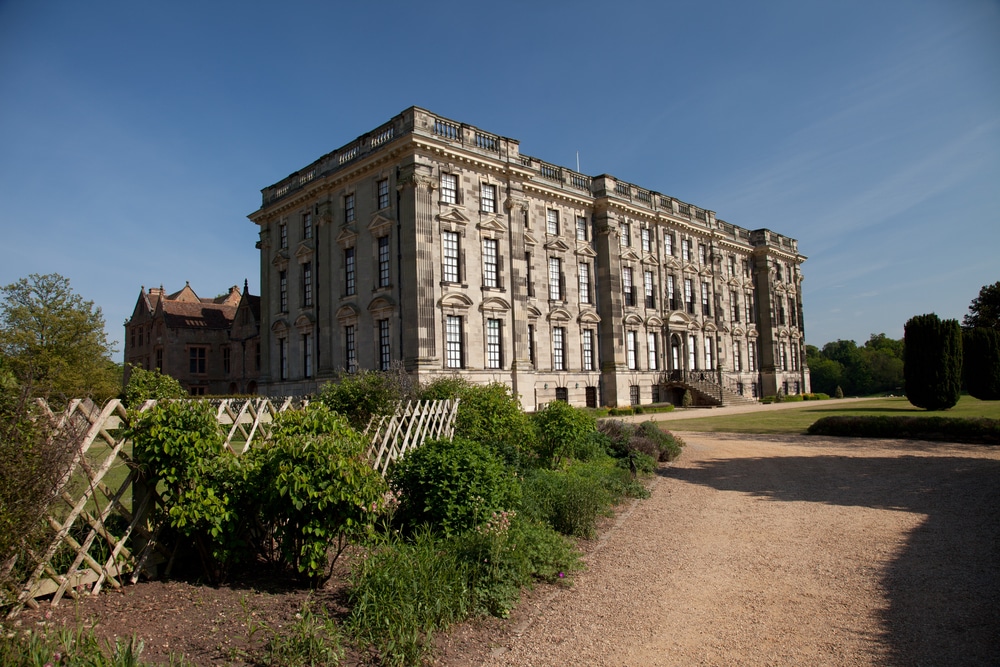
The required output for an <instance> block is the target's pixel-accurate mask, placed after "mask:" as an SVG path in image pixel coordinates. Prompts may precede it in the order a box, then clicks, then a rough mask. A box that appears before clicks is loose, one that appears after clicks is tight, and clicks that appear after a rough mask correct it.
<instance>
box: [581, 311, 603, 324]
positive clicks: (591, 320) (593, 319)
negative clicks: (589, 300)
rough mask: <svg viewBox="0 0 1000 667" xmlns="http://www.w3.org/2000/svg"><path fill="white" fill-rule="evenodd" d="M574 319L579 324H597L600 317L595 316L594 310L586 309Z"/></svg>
mask: <svg viewBox="0 0 1000 667" xmlns="http://www.w3.org/2000/svg"><path fill="white" fill-rule="evenodd" d="M576 319H577V321H578V322H580V323H581V324H597V323H599V322H600V321H601V316H600V315H598V314H597V311H596V310H594V309H588V310H585V311H583V312H582V313H580V316H579V317H578V318H576Z"/></svg>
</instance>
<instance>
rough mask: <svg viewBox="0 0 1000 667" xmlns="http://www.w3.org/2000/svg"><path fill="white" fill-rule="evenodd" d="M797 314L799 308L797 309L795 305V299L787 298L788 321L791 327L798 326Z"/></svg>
mask: <svg viewBox="0 0 1000 667" xmlns="http://www.w3.org/2000/svg"><path fill="white" fill-rule="evenodd" d="M798 313H799V308H798V305H797V304H796V303H795V297H789V299H788V319H789V321H790V324H791V325H792V326H793V327H794V326H798V324H799V322H798Z"/></svg>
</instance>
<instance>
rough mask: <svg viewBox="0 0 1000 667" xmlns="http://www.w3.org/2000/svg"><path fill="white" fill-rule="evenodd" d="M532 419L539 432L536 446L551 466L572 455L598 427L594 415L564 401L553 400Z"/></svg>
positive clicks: (545, 461)
mask: <svg viewBox="0 0 1000 667" xmlns="http://www.w3.org/2000/svg"><path fill="white" fill-rule="evenodd" d="M532 421H533V422H534V424H535V431H536V433H537V434H538V435H537V441H536V442H537V445H536V447H537V452H538V457H539V460H540V461H541V462H542V463H543V464H545V465H549V466H558V465H559V464H560V463H561V462H562V460H563V459H565V458H568V457H571V456H572V455H573V452H574V451H575V450H576V448H577V447H578V446H579V445H580V444H581V443H584V442H585V441H587V440H589V439H590V438H591V436H592V434H593V433H594V430H595V420H594V417H593V416H592V415H590V414H589V413H588V412H587V411H586V410H580V409H578V408H574V407H573V406H572V405H570V404H569V403H565V402H564V401H552V402H551V403H549V404H548V405H546V406H545V408H544V409H542V410H540V411H538V412H536V413H535V414H534V415H533V416H532Z"/></svg>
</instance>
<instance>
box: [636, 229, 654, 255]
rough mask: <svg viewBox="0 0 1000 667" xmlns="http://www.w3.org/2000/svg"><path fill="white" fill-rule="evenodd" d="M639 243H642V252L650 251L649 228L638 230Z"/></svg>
mask: <svg viewBox="0 0 1000 667" xmlns="http://www.w3.org/2000/svg"><path fill="white" fill-rule="evenodd" d="M639 243H640V244H641V245H642V251H643V252H650V251H651V249H652V248H651V246H650V242H649V230H648V229H642V230H641V231H640V232H639Z"/></svg>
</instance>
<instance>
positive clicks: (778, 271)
mask: <svg viewBox="0 0 1000 667" xmlns="http://www.w3.org/2000/svg"><path fill="white" fill-rule="evenodd" d="M774 275H775V276H776V277H777V279H778V282H779V283H780V282H781V264H779V263H778V262H775V263H774Z"/></svg>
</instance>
